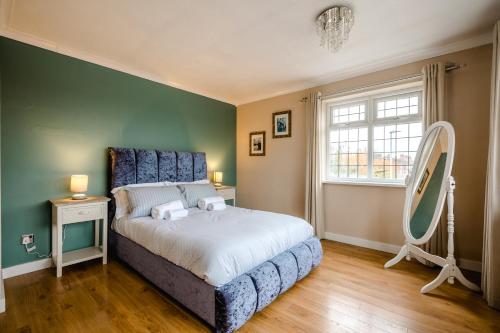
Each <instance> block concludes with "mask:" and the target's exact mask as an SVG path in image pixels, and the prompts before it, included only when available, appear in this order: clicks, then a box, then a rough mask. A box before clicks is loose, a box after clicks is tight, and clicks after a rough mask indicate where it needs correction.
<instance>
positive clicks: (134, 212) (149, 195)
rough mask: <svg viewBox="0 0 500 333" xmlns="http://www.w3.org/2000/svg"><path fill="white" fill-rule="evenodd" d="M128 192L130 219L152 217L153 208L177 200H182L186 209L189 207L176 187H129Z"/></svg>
mask: <svg viewBox="0 0 500 333" xmlns="http://www.w3.org/2000/svg"><path fill="white" fill-rule="evenodd" d="M126 190H127V195H128V201H129V206H130V213H129V217H130V218H134V217H141V216H148V215H151V209H152V208H153V207H155V206H158V205H161V204H164V203H168V202H172V201H175V200H181V201H182V202H183V205H184V207H185V208H186V207H187V204H186V200H185V199H184V197H183V196H182V194H181V192H180V190H179V189H178V188H177V187H176V186H162V187H127V188H126Z"/></svg>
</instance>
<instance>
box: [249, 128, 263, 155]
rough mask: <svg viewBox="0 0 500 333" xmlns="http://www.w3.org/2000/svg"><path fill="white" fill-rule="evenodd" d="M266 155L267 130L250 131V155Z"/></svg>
mask: <svg viewBox="0 0 500 333" xmlns="http://www.w3.org/2000/svg"><path fill="white" fill-rule="evenodd" d="M265 155H266V132H265V131H259V132H251V133H250V156H265Z"/></svg>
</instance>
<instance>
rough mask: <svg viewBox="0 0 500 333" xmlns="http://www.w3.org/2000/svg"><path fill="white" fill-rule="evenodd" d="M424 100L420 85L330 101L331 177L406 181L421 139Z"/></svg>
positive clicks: (353, 180) (327, 106)
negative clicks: (356, 97)
mask: <svg viewBox="0 0 500 333" xmlns="http://www.w3.org/2000/svg"><path fill="white" fill-rule="evenodd" d="M421 105H422V92H421V90H420V89H413V91H411V90H410V91H408V90H404V91H402V90H400V91H393V92H392V93H390V94H387V93H385V94H384V95H380V94H379V95H377V94H373V95H365V96H364V97H363V98H361V99H360V98H358V99H354V98H353V99H352V100H349V98H347V99H346V98H343V100H342V101H341V102H335V101H334V100H333V101H332V102H328V101H326V108H327V112H328V124H329V130H328V131H327V136H328V137H327V142H328V148H327V149H328V158H327V161H328V162H327V163H328V165H327V172H326V174H327V178H328V179H329V180H338V181H351V182H356V181H362V182H364V181H372V182H382V183H401V182H403V181H404V179H405V177H406V175H407V174H408V173H409V172H410V170H411V167H412V165H413V162H414V159H415V155H416V152H417V149H418V145H419V144H420V140H421V139H422V107H421Z"/></svg>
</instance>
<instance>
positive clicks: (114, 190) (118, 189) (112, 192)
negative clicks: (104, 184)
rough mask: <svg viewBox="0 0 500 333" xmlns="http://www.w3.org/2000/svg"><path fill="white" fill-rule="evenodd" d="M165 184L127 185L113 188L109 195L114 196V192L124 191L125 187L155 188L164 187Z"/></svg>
mask: <svg viewBox="0 0 500 333" xmlns="http://www.w3.org/2000/svg"><path fill="white" fill-rule="evenodd" d="M165 183H166V182H157V183H141V184H128V185H124V186H120V187H115V188H114V189H112V190H111V194H115V193H116V192H118V191H120V190H124V189H126V188H127V187H128V188H130V187H155V186H165V185H167V184H165Z"/></svg>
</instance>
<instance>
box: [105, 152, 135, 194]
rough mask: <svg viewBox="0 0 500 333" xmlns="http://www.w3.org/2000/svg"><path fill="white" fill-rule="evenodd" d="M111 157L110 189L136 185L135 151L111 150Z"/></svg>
mask: <svg viewBox="0 0 500 333" xmlns="http://www.w3.org/2000/svg"><path fill="white" fill-rule="evenodd" d="M110 155H111V170H112V177H111V188H112V189H113V188H115V187H120V186H125V185H128V184H135V183H136V166H135V151H134V150H133V149H130V148H113V149H112V150H111V151H110Z"/></svg>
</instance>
